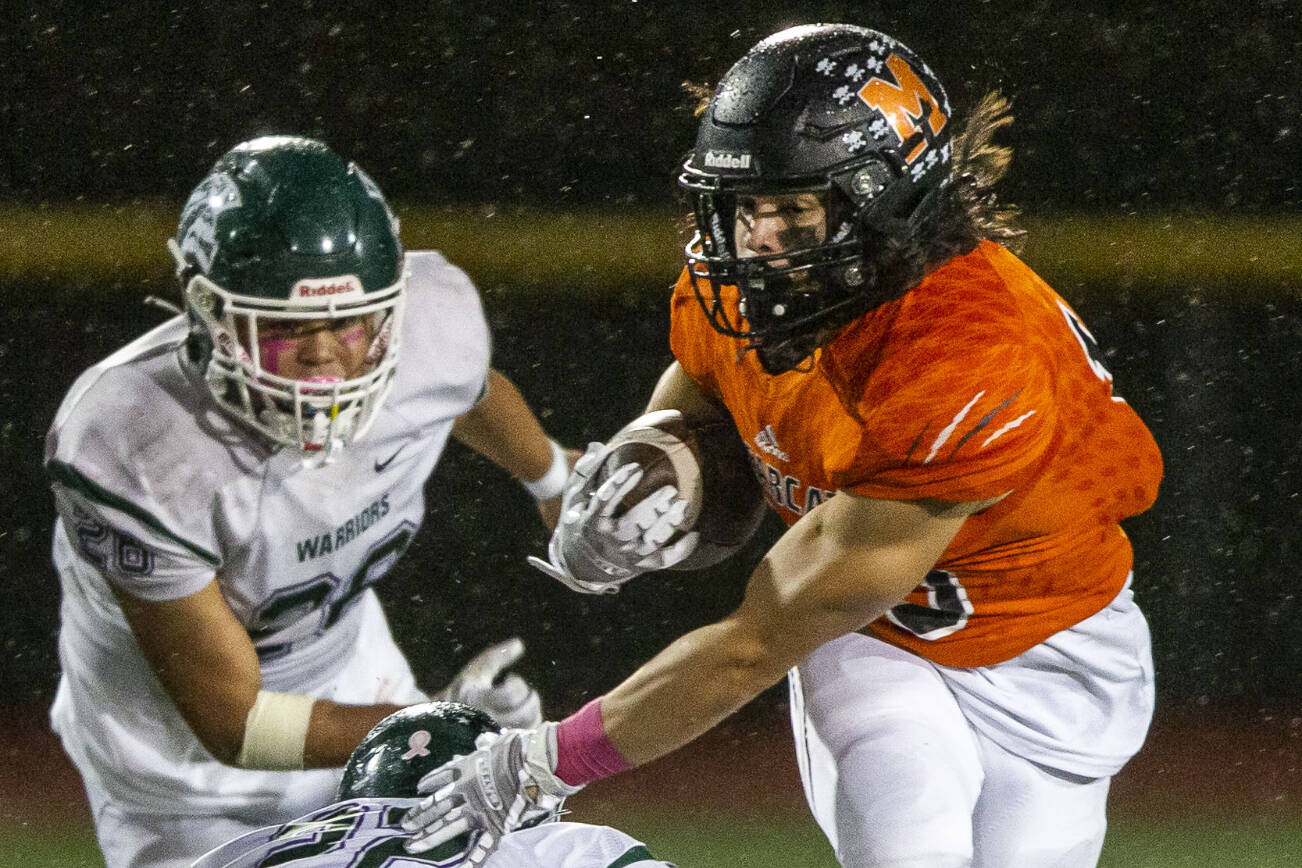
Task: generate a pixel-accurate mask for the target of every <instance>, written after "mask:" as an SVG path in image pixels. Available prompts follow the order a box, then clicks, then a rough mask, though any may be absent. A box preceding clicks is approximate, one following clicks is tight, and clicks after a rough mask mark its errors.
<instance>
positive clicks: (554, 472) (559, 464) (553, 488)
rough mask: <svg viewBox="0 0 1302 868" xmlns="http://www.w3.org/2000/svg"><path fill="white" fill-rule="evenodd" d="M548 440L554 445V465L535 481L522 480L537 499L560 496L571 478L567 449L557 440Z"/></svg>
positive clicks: (549, 498)
mask: <svg viewBox="0 0 1302 868" xmlns="http://www.w3.org/2000/svg"><path fill="white" fill-rule="evenodd" d="M547 442H549V443H550V444H551V446H552V466H551V467H549V468H547V472H546V473H544V474H543V475H542V476H540V477H538V478H537V479H535V480H534V481H533V482H527V481H525V480H521V481H520V482H521V484H522V485H524V488H525V490H526V491H528V492H529V493H530V494H532V495H533V496H534V499H535V500H551V499H552V498H553V497H560V495H561V492H562V491H564V490H565V480H567V479H569V478H570V460H569V459H568V458H566V457H565V450H564V449H562V448H561V446H560V444H559V443H557V442H556V441H555V440H549V441H547Z"/></svg>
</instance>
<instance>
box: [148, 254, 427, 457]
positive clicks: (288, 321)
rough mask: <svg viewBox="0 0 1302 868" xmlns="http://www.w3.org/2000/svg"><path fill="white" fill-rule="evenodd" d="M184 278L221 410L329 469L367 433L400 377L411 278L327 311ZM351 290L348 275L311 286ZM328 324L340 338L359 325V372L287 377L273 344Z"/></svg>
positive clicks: (305, 300) (340, 301)
mask: <svg viewBox="0 0 1302 868" xmlns="http://www.w3.org/2000/svg"><path fill="white" fill-rule="evenodd" d="M168 246H169V248H170V249H172V252H173V255H174V256H176V258H177V262H178V264H179V265H180V266H181V268H182V269H185V268H186V260H185V258H184V255H183V254H182V252H181V250H180V248H179V247H178V246H177V245H176V244H175V242H174V241H172V242H169V245H168ZM182 274H183V277H184V278H188V280H187V282H186V283H185V286H184V287H183V290H182V291H183V295H184V299H185V306H186V310H187V312H188V314H189V317H190V323H191V332H192V339H194V340H197V342H198V343H199V344H201V345H202V346H203V347H204V349H205V350H207V352H206V354H205V353H201V358H200V359H199V360H198V361H199V362H200V364H201V366H202V367H203V374H204V381H205V382H206V383H207V385H208V388H209V390H210V391H211V392H212V395H213V397H214V399H215V400H216V401H217V403H218V404H219V405H220V406H221V407H222V408H223V409H225V410H226V411H227V412H229V413H231V414H232V415H234V416H236V417H237V418H239V419H241V420H242V421H243V422H244V423H245V424H247V425H248V426H249V427H251V428H253V429H254V430H255V431H258V432H259V433H261V434H262V435H264V436H265V437H267V438H268V439H270V440H271V441H272V442H274V443H277V444H279V445H282V446H289V447H293V448H296V449H298V450H300V451H301V452H303V453H304V454H305V456H307V457H309V458H310V459H311V460H312V461H313V462H314V463H328V462H329V461H331V460H332V459H333V457H334V455H335V454H336V453H337V452H338V451H339V450H340V449H342V448H343V447H344V446H346V445H348V444H349V443H351V442H353V441H355V440H357V439H359V438H361V437H362V436H363V435H364V434H365V433H366V432H367V430H369V429H370V427H371V425H372V424H373V423H374V421H375V416H376V412H377V411H378V410H379V408H380V406H381V405H382V404H383V403H384V399H385V397H387V395H388V393H389V389H390V388H391V387H392V385H393V378H394V376H395V374H396V372H397V361H398V350H399V335H400V334H401V325H402V313H403V302H404V297H403V296H404V290H405V286H406V274H405V272H404V273H403V274H402V275H401V276H400V278H399V280H398V281H397V282H396V283H394V284H393V285H392V286H390V287H388V288H386V289H383V290H380V291H376V292H370V293H365V294H363V293H362V292H361V288H360V284H357V285H356V287H355V288H353V289H352V291H344V292H341V293H339V294H338V295H327V296H326V300H325V301H320V300H317V298H315V297H313V296H307V297H302V298H290V299H281V300H274V299H268V298H261V297H255V296H249V295H240V294H237V293H233V292H230V291H227V290H225V289H223V288H222V287H220V286H218V285H217V284H216V283H214V282H213V281H212V280H210V279H208V278H207V277H206V276H204V275H203V274H197V273H193V269H189V270H187V271H183V272H182ZM305 283H309V282H307V281H305ZM350 283H354V284H355V283H356V280H355V278H352V277H351V276H347V275H345V276H342V277H341V278H338V279H324V280H316V281H311V282H310V284H311V285H313V286H321V287H326V288H327V289H331V290H333V289H334V288H337V287H344V286H347V285H348V284H350ZM321 321H325V324H324V325H318V326H317V328H324V329H329V330H332V331H334V330H336V329H340V325H339V324H341V323H349V322H352V323H353V324H354V325H355V326H357V327H360V328H362V329H364V332H363V334H362V338H363V339H364V341H365V343H366V348H365V351H364V354H363V355H362V361H361V364H360V366H359V367H358V369H357V370H356V371H353V372H351V376H346V377H340V376H328V377H308V378H304V379H294V378H290V377H286V376H283V375H282V373H280V372H278V370H277V368H276V364H275V361H274V359H273V358H269V357H268V352H267V350H268V347H269V346H270V345H271V344H272V342H273V340H274V338H270V337H269V336H271V335H276V334H282V333H283V334H289V335H293V333H294V332H295V330H296V329H295V327H296V326H301V325H302V324H306V323H320V322H321ZM315 330H316V329H313V331H315ZM288 339H289V340H291V341H292V340H295V338H294V337H292V336H291V337H289V338H288ZM298 339H311V338H310V337H301V336H300V337H298Z"/></svg>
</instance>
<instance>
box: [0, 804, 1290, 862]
mask: <svg viewBox="0 0 1302 868" xmlns="http://www.w3.org/2000/svg"><path fill="white" fill-rule="evenodd" d="M621 825H622V827H623V828H624V829H625V830H626V831H628V832H629V833H630V834H633V835H636V836H637V837H640V838H642V839H643V840H645V841H646V842H647V844H648V845H649V846H650V847H651V850H652V852H654V853H655V854H656V855H657V856H659V857H661V858H664V859H670V860H673V861H675V862H677V863H678V865H680V866H681V868H696V866H702V868H705V866H708V868H794V866H800V868H836V860H835V859H833V858H832V854H831V850H830V848H829V847H828V846H827V843H826V842H825V841H824V840H823V837H822V835H821V834H820V833H819V832H818V830H817V828H816V827H815V826H814V824H813V822H812V821H809V820H808V819H806V818H804V817H800V818H792V819H791V820H790V821H783V820H772V819H755V820H736V819H732V818H727V817H715V818H711V817H709V816H702V815H701V814H692V815H680V816H674V815H672V814H664V813H659V814H654V815H647V816H644V817H641V818H637V819H635V818H632V817H629V818H627V819H626V820H625V821H624V822H623V823H621ZM0 865H3V866H5V868H95V866H102V865H103V862H102V861H101V860H100V858H99V854H98V851H97V850H96V849H95V842H94V837H93V836H92V834H91V832H90V831H89V830H88V829H84V828H80V827H78V828H75V829H67V830H59V829H45V828H41V829H38V828H34V827H31V826H28V827H0ZM1099 865H1100V868H1184V866H1189V868H1206V866H1217V868H1296V866H1298V865H1302V819H1300V820H1299V821H1298V822H1297V823H1296V824H1295V825H1293V826H1287V825H1269V824H1262V823H1258V822H1252V821H1239V822H1229V821H1214V820H1207V819H1204V818H1198V817H1191V818H1189V819H1187V820H1184V821H1180V822H1170V821H1168V822H1164V823H1161V824H1156V825H1154V824H1149V823H1144V822H1141V821H1138V820H1131V819H1126V820H1117V821H1114V822H1113V823H1112V827H1111V829H1110V831H1109V833H1108V840H1107V843H1106V845H1105V846H1104V850H1103V858H1102V860H1101V861H1100V862H1099ZM1010 868H1011V866H1010Z"/></svg>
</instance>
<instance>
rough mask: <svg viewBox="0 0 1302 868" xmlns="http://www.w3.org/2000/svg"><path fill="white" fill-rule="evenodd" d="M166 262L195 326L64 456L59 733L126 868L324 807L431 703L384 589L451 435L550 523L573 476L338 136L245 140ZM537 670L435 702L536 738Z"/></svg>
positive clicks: (77, 419)
mask: <svg viewBox="0 0 1302 868" xmlns="http://www.w3.org/2000/svg"><path fill="white" fill-rule="evenodd" d="M169 248H170V249H171V250H172V253H173V255H174V256H175V258H176V261H177V266H178V270H177V273H178V276H179V278H180V283H181V291H182V294H183V297H184V305H185V310H184V315H182V316H178V317H176V318H174V319H172V320H170V321H168V322H165V323H163V324H162V325H160V326H159V327H157V328H155V329H153V330H152V331H150V332H148V333H147V334H145V335H143V336H141V337H140V338H138V339H136V340H135V341H133V342H132V343H130V344H128V345H127V346H126V347H124V348H122V349H120V350H119V351H117V352H116V353H114V354H113V355H111V356H110V357H109V358H107V359H105V360H104V361H103V362H101V363H99V364H97V365H95V366H94V367H92V368H91V369H90V370H88V371H86V372H85V373H84V374H83V375H82V376H81V377H80V378H79V379H78V380H77V381H76V383H75V384H74V385H73V387H72V389H71V390H70V391H69V393H68V395H67V397H66V398H65V399H64V401H63V404H62V406H61V407H60V408H59V411H58V414H57V416H56V418H55V420H54V423H53V425H52V427H51V429H50V432H49V435H48V438H47V443H46V453H45V465H46V468H47V470H48V472H49V474H50V476H51V478H52V481H53V490H54V498H55V503H56V506H57V509H58V520H57V523H56V527H55V533H54V544H53V557H54V563H55V566H56V568H57V570H58V573H59V578H60V582H61V584H62V592H63V598H62V605H61V622H62V623H61V628H60V633H59V656H60V662H61V666H62V677H61V680H60V683H59V688H58V692H57V695H56V698H55V701H54V705H53V708H52V710H51V718H52V722H53V726H54V729H55V730H56V731H57V732H58V733H59V735H60V737H61V739H62V741H63V744H64V747H65V749H66V750H67V752H68V754H69V756H70V757H71V758H72V760H73V762H74V763H75V764H76V766H77V768H78V770H79V771H80V772H81V775H82V778H83V781H84V783H85V786H86V790H87V793H88V796H89V798H90V803H91V808H92V812H93V815H94V820H95V825H96V831H97V835H98V838H99V842H100V845H101V847H102V849H103V850H104V854H105V858H106V860H107V863H108V865H109V866H110V868H126V866H152V868H174V866H183V865H188V864H190V862H192V861H193V860H194V859H195V857H197V856H198V855H200V854H202V853H203V852H205V851H206V850H208V849H210V848H211V847H212V846H214V845H215V844H218V843H220V842H222V841H225V840H228V839H230V838H232V837H235V836H236V835H238V834H240V833H242V832H244V831H246V830H249V829H253V828H258V827H261V826H265V825H266V824H267V823H268V822H283V821H285V820H289V819H290V818H292V817H296V816H299V815H301V814H302V813H304V812H305V811H307V810H309V809H311V808H315V807H318V806H320V805H322V804H324V803H325V802H327V801H328V800H329V799H330V797H332V796H333V795H334V793H335V788H336V785H337V783H338V779H339V767H340V766H342V765H343V764H344V762H345V761H346V760H347V759H348V756H349V754H350V753H351V751H352V750H353V748H354V746H356V744H357V743H358V741H359V740H360V739H361V738H362V736H363V735H364V734H365V733H366V732H367V731H368V730H369V729H370V728H371V727H372V726H373V725H374V724H375V723H376V722H377V721H379V720H380V719H381V718H383V717H384V716H385V715H387V714H390V713H391V712H393V711H395V710H396V709H398V708H400V707H403V706H405V705H408V704H411V703H415V702H420V701H423V700H424V699H426V698H427V696H426V694H425V693H424V692H423V691H422V690H421V689H419V688H418V687H417V685H416V683H415V680H414V678H413V675H412V672H411V669H410V667H409V666H408V663H407V660H406V659H405V658H404V656H403V655H402V653H401V652H400V651H399V649H398V648H397V646H396V645H395V643H394V641H393V639H392V636H391V634H390V631H389V628H388V625H387V623H386V621H385V617H384V614H383V612H382V611H381V609H380V605H379V603H378V601H377V599H376V596H375V594H374V592H373V591H372V589H371V585H372V584H374V583H375V582H376V581H377V580H379V579H380V578H381V577H382V576H383V575H384V574H385V573H386V572H387V571H388V570H389V569H390V567H391V566H392V565H393V564H394V562H395V561H396V560H397V559H398V558H399V557H400V556H401V555H402V553H403V552H404V550H405V549H406V548H407V546H408V544H409V542H410V541H411V539H412V537H413V535H414V534H415V533H416V531H417V529H418V528H419V526H420V523H421V519H422V516H423V514H424V509H425V504H424V499H423V487H424V485H425V482H426V480H427V479H428V478H429V476H430V474H431V472H432V471H433V470H434V467H435V465H436V463H437V462H438V459H439V455H440V454H441V453H442V451H443V447H444V445H445V444H446V442H447V440H448V437H449V436H452V437H456V438H457V439H459V440H460V441H462V442H463V443H465V444H467V445H468V446H470V447H471V448H473V449H475V450H477V451H479V452H481V453H483V454H484V455H486V456H487V457H488V458H490V459H491V460H493V461H494V462H495V463H497V464H498V465H500V466H501V467H503V468H504V469H505V470H506V471H508V472H509V473H510V474H512V475H513V476H515V477H516V478H518V479H520V480H521V481H523V482H524V484H525V486H526V488H529V490H530V491H531V492H532V493H533V494H534V496H535V497H536V498H537V499H538V502H539V509H540V512H541V513H542V516H543V519H544V521H545V523H547V524H548V525H552V524H554V521H555V516H556V514H557V510H558V509H559V497H557V495H559V493H560V489H561V487H562V485H563V482H564V477H565V475H566V473H567V472H568V465H569V458H570V456H569V455H568V454H567V453H566V452H565V451H564V450H562V449H561V448H560V447H559V446H558V445H557V444H556V443H555V442H554V441H551V440H549V439H548V437H547V435H546V434H545V433H544V431H543V429H542V427H541V426H540V425H539V423H538V421H537V419H536V418H535V417H534V415H533V413H532V412H531V411H530V410H529V408H528V406H527V405H526V404H525V402H524V400H523V398H522V397H521V395H520V393H519V392H518V391H517V390H516V389H515V387H514V386H513V385H512V384H511V383H510V381H509V380H507V379H506V378H505V377H504V376H503V375H501V374H500V373H498V372H497V371H495V370H493V369H492V368H491V367H490V365H489V351H490V339H489V331H488V327H487V324H486V323H485V320H484V315H483V311H482V309H481V306H480V300H479V296H478V294H477V292H476V290H475V287H474V286H473V285H472V284H471V282H470V280H469V279H468V278H467V277H466V275H465V274H464V273H463V272H462V271H461V270H459V269H458V268H456V267H455V266H453V265H451V264H449V263H448V262H447V261H446V260H445V259H444V258H443V257H442V256H441V255H440V254H438V253H436V252H432V251H421V252H410V253H405V254H404V251H403V249H402V246H401V243H400V241H399V237H398V224H397V220H396V219H395V218H394V216H393V214H392V212H391V211H390V209H389V206H388V204H387V203H386V202H385V199H384V197H383V195H382V194H381V192H380V190H379V189H378V188H377V187H376V185H375V184H374V182H373V181H372V180H371V179H370V178H369V177H368V176H367V175H366V174H365V173H364V172H363V171H362V170H361V169H360V168H358V167H357V166H356V165H354V164H352V163H349V162H346V161H345V160H343V159H342V158H340V157H339V156H338V155H337V154H335V153H334V152H333V151H332V150H331V149H330V148H328V147H327V146H325V145H324V144H322V143H320V142H317V141H313V140H309V139H302V138H295V137H283V136H278V137H263V138H259V139H254V140H252V141H249V142H245V143H243V144H241V145H239V146H237V147H235V148H233V149H232V150H231V151H229V152H228V153H227V154H225V155H224V156H222V157H221V158H220V159H219V160H218V161H217V163H216V164H215V165H214V167H213V169H212V170H211V172H210V173H209V174H208V176H207V177H205V178H204V179H203V181H202V182H201V183H200V184H199V185H198V186H197V187H196V188H195V190H194V192H193V193H192V194H191V196H190V198H189V201H188V202H187V203H186V205H185V207H184V209H183V211H182V214H181V219H180V224H179V227H178V230H177V234H176V237H175V238H174V239H172V240H170V241H169ZM400 357H401V362H400ZM522 652H523V647H522V645H521V644H520V643H519V641H518V640H508V641H507V642H504V643H501V644H499V645H497V646H494V647H492V648H490V649H488V650H487V651H486V652H484V653H483V654H481V655H480V656H479V657H477V658H476V659H475V660H473V661H472V662H471V663H470V664H469V666H467V668H466V669H465V670H463V671H462V674H461V675H460V676H458V678H456V679H455V680H454V682H453V684H451V685H449V686H448V687H447V688H445V689H444V690H443V691H442V692H441V693H440V694H439V695H441V696H446V697H448V698H455V699H460V700H463V701H467V702H472V703H474V704H475V705H477V706H479V707H481V708H484V709H486V710H487V711H489V712H490V713H492V714H493V715H494V716H495V717H496V718H497V720H498V722H499V723H501V724H503V725H509V726H520V725H529V724H530V723H531V722H535V723H536V722H539V721H540V720H541V715H540V711H539V699H538V695H537V693H536V692H535V691H533V689H532V688H531V687H529V685H528V684H527V683H526V682H525V681H524V680H523V679H522V678H521V677H520V676H518V675H515V674H511V673H508V671H507V670H508V669H509V667H510V666H511V664H512V663H514V661H515V660H516V659H518V657H519V656H520V654H521V653H522Z"/></svg>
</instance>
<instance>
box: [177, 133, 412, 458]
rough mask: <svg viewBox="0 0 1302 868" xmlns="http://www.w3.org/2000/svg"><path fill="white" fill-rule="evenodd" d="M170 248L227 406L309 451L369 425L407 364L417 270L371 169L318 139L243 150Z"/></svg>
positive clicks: (217, 169) (199, 192)
mask: <svg viewBox="0 0 1302 868" xmlns="http://www.w3.org/2000/svg"><path fill="white" fill-rule="evenodd" d="M168 247H169V249H170V250H171V251H172V254H173V256H174V257H175V259H176V263H177V274H178V276H179V277H180V280H181V284H182V294H183V297H184V301H185V310H186V313H187V315H188V317H189V323H190V337H189V344H190V346H189V349H190V353H191V357H192V360H193V361H194V362H195V363H197V364H198V366H199V367H200V369H201V370H202V371H203V374H204V379H205V381H206V383H207V384H208V387H209V388H210V389H211V390H212V394H213V397H214V398H215V399H216V400H217V402H218V403H219V404H220V405H221V406H222V407H224V408H225V409H226V410H227V411H228V412H230V413H232V414H233V415H235V416H238V417H239V418H240V419H242V420H243V421H244V422H246V423H247V424H248V425H250V426H251V427H253V428H254V429H255V430H257V431H258V432H259V433H261V434H263V435H265V436H266V437H268V438H269V439H271V440H272V441H274V442H275V443H278V444H282V445H286V446H290V447H295V448H298V449H300V450H303V451H304V452H309V453H311V452H323V453H324V454H325V455H326V456H330V455H332V454H333V453H334V451H335V450H337V449H339V448H342V447H344V446H346V445H347V444H348V443H350V442H352V441H354V440H356V439H358V438H360V437H361V436H362V435H363V434H365V433H366V431H367V430H368V429H369V428H370V427H371V425H372V423H373V422H374V421H375V415H376V411H377V410H379V408H380V406H381V404H382V403H383V401H384V398H385V396H386V395H387V394H388V392H389V389H390V388H391V387H392V385H393V378H394V375H395V374H396V372H397V362H398V351H399V348H400V346H401V335H402V311H403V301H404V291H405V287H406V277H407V275H406V269H405V265H404V257H403V250H402V243H401V242H400V241H399V239H398V220H397V218H396V217H394V215H393V212H392V211H391V210H390V208H389V205H388V203H387V202H386V201H385V199H384V196H383V194H381V192H380V189H379V187H377V186H376V185H375V182H374V181H372V180H371V179H370V177H369V176H368V175H367V174H366V173H365V172H364V171H362V169H361V168H360V167H358V166H357V165H356V164H355V163H348V162H345V161H344V160H343V158H341V157H340V156H339V155H338V154H336V153H335V152H334V151H332V150H330V148H328V147H326V146H325V145H324V144H322V143H321V142H317V141H313V140H311V139H300V138H294V137H287V136H282V137H270V138H262V139H255V140H253V141H251V142H247V143H245V144H242V145H240V146H238V147H236V148H234V149H232V150H231V151H229V152H228V153H227V154H226V155H224V156H223V157H222V158H221V159H220V160H218V161H217V164H216V165H215V166H213V169H212V171H211V172H210V173H209V175H208V177H206V178H205V179H204V180H203V181H202V182H201V183H200V184H199V185H198V186H197V187H196V188H195V189H194V192H193V193H191V194H190V199H189V201H188V202H186V204H185V207H184V208H183V209H182V211H181V220H180V225H179V226H178V227H177V232H176V238H174V239H169V242H168Z"/></svg>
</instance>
